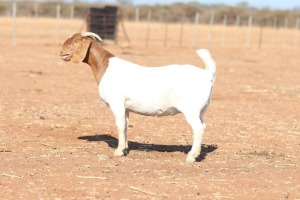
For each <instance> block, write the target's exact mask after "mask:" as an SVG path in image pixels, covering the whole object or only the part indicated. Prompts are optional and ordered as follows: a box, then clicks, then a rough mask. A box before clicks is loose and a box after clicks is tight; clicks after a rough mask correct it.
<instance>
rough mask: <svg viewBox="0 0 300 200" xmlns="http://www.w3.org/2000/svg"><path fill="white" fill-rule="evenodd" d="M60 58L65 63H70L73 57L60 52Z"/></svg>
mask: <svg viewBox="0 0 300 200" xmlns="http://www.w3.org/2000/svg"><path fill="white" fill-rule="evenodd" d="M60 58H61V59H62V60H64V61H70V59H71V55H70V54H67V53H64V52H60Z"/></svg>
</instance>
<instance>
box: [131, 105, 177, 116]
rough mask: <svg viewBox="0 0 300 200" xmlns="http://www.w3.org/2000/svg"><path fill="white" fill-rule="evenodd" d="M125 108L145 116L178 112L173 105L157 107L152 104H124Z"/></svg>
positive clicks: (167, 114)
mask: <svg viewBox="0 0 300 200" xmlns="http://www.w3.org/2000/svg"><path fill="white" fill-rule="evenodd" d="M126 110H128V111H131V112H134V113H138V114H141V115H146V116H157V117H161V116H169V115H176V114H178V113H180V111H179V110H177V108H175V107H167V108H166V107H159V106H153V105H130V104H127V105H126Z"/></svg>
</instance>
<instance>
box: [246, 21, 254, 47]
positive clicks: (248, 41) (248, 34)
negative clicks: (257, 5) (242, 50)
mask: <svg viewBox="0 0 300 200" xmlns="http://www.w3.org/2000/svg"><path fill="white" fill-rule="evenodd" d="M252 20H253V19H252V15H249V18H248V30H247V42H246V47H250V39H251V28H252Z"/></svg>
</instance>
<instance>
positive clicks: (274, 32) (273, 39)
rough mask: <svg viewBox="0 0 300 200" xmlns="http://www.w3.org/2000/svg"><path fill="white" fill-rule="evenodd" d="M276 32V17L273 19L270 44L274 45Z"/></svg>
mask: <svg viewBox="0 0 300 200" xmlns="http://www.w3.org/2000/svg"><path fill="white" fill-rule="evenodd" d="M276 32H277V18H274V19H273V36H272V46H273V47H274V46H275V42H276Z"/></svg>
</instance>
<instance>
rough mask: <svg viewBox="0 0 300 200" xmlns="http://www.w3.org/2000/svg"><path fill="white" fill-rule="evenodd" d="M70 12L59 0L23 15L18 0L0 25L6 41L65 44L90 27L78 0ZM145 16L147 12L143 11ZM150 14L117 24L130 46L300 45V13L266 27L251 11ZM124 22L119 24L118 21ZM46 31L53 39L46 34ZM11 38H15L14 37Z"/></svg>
mask: <svg viewBox="0 0 300 200" xmlns="http://www.w3.org/2000/svg"><path fill="white" fill-rule="evenodd" d="M68 6H69V9H68V10H69V13H66V12H64V14H63V15H62V11H61V4H60V3H55V4H53V6H52V7H49V8H48V9H51V10H52V11H51V13H55V14H54V15H52V16H50V17H48V18H45V17H41V16H40V15H39V6H38V4H34V9H33V13H32V16H31V17H20V16H19V15H18V12H21V11H20V9H18V6H17V2H12V3H11V7H9V11H6V12H4V13H7V15H5V16H2V17H1V19H0V20H1V22H0V30H1V33H0V35H2V37H6V38H7V39H6V40H2V41H5V42H2V44H4V43H7V44H13V45H19V44H45V43H51V44H60V43H61V42H62V40H63V39H65V37H69V36H70V35H71V34H73V33H75V32H82V31H86V22H85V16H82V17H81V18H74V15H75V13H74V12H75V9H74V5H73V4H68ZM143 15H145V13H143ZM146 15H147V18H146V20H145V19H141V18H140V16H141V10H140V9H139V8H136V9H135V17H134V20H133V21H125V22H124V24H122V25H123V26H122V28H118V34H117V35H118V39H117V41H122V38H123V37H124V35H125V34H127V35H128V36H129V38H130V41H127V42H128V43H129V44H130V45H137V46H138V45H139V46H145V47H150V46H161V47H168V46H177V47H198V46H207V47H208V46H219V47H245V48H250V47H255V48H268V47H269V48H272V47H282V48H299V47H300V30H299V29H300V18H298V19H297V20H296V21H295V24H294V25H291V24H290V23H289V21H288V20H285V22H284V26H280V27H279V26H278V21H277V19H274V20H273V25H272V26H271V27H270V26H265V24H264V23H263V22H262V23H261V24H260V25H259V26H257V25H253V21H254V20H255V19H254V18H253V16H251V15H249V16H248V19H247V24H243V25H242V24H241V23H240V17H239V16H236V21H235V23H234V25H228V17H227V15H224V16H223V19H222V23H221V24H220V23H218V24H216V23H215V14H214V13H211V16H210V18H209V20H208V21H207V22H203V21H202V22H201V23H200V21H201V20H200V18H201V15H200V13H196V14H195V16H194V22H193V23H190V22H185V21H184V20H182V21H181V22H177V23H174V22H172V23H171V22H169V21H168V20H167V19H165V20H164V19H161V20H160V21H159V22H157V21H154V20H152V13H151V9H148V10H147V13H146ZM119 26H120V25H119ZM45 36H47V38H48V39H45ZM9 38H10V39H9Z"/></svg>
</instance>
